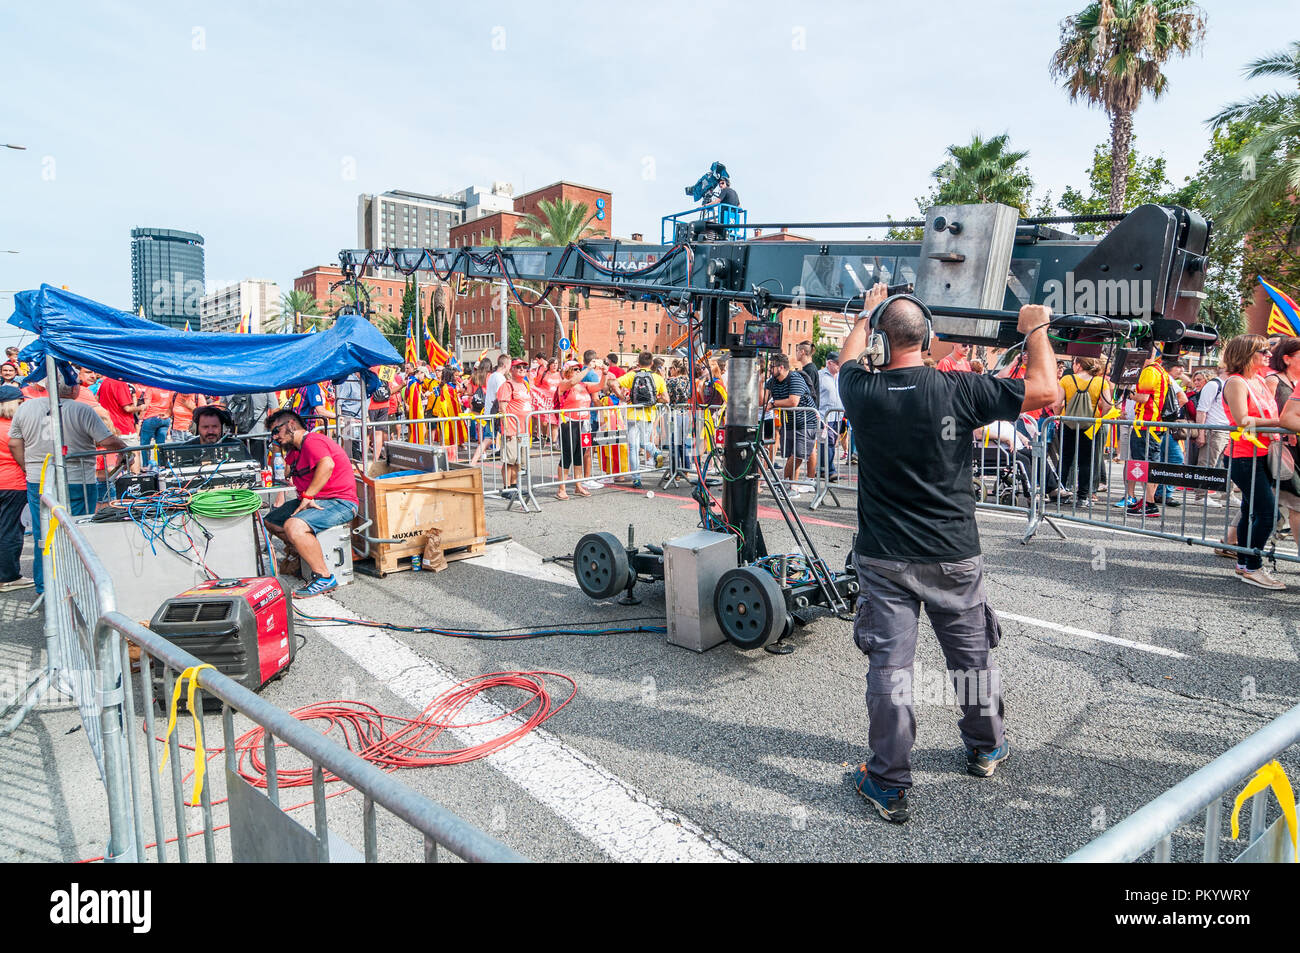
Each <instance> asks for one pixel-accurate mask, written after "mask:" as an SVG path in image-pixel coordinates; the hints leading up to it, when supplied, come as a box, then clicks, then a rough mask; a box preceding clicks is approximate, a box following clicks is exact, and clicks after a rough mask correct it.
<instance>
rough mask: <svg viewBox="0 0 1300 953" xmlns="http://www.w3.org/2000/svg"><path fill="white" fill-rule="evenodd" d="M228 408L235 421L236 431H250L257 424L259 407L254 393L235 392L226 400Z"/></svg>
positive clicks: (231, 417)
mask: <svg viewBox="0 0 1300 953" xmlns="http://www.w3.org/2000/svg"><path fill="white" fill-rule="evenodd" d="M226 410H227V412H229V414H230V419H231V420H233V421H234V423H235V433H249V432H250V431H251V430H252V429H253V427H254V426H255V425H256V424H257V408H256V407H255V406H254V403H253V395H252V394H235V395H233V396H232V397H230V398H229V399H228V400H227V401H226Z"/></svg>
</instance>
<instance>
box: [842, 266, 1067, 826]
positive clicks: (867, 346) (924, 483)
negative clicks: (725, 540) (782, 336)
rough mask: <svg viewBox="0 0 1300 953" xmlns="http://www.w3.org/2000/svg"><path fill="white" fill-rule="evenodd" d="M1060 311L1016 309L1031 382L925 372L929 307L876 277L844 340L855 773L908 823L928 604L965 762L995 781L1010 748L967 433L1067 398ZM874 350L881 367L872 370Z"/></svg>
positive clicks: (876, 799) (861, 788)
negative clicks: (1055, 323)
mask: <svg viewBox="0 0 1300 953" xmlns="http://www.w3.org/2000/svg"><path fill="white" fill-rule="evenodd" d="M1050 320H1051V310H1050V309H1049V308H1046V307H1044V306H1041V305H1026V306H1025V307H1023V308H1021V309H1020V319H1019V323H1018V328H1019V330H1020V332H1021V333H1022V334H1025V335H1026V339H1025V350H1026V353H1027V354H1028V372H1027V374H1026V376H1025V378H1024V380H1010V379H1006V378H993V377H986V376H984V375H982V374H966V373H962V372H957V371H954V372H942V371H938V370H935V369H932V368H928V367H926V366H925V365H924V363H923V361H922V353H923V352H924V351H926V350H927V349H928V348H929V346H930V339H931V336H932V330H931V323H930V311H929V309H928V308H926V306H925V305H924V304H923V303H921V302H920V301H919V300H918V299H916V298H914V297H912V296H911V295H893V296H890V295H889V294H888V291H887V290H886V286H885V285H883V284H877V285H876V286H875V287H874V288H872V290H871V292H870V293H869V294H868V295H867V297H866V305H865V307H864V309H863V312H862V314H861V315H859V317H858V321H857V323H856V324H855V325H854V328H853V331H852V333H850V334H849V336H848V339H847V340H846V341H845V342H844V346H843V347H842V348H841V349H840V354H841V358H842V363H841V366H840V373H839V391H840V397H841V399H842V400H843V402H844V412H845V416H846V417H847V418H848V420H849V421H850V423H851V425H852V428H853V439H854V442H855V449H856V451H857V454H858V460H859V478H858V533H857V536H856V538H855V541H854V553H853V560H854V567H855V568H856V570H857V575H858V582H859V585H860V587H861V588H860V594H859V596H858V605H857V617H856V621H855V623H854V627H853V628H854V631H853V637H854V641H855V642H856V643H857V646H858V648H859V649H861V650H862V652H863V653H864V654H866V656H867V657H868V659H869V669H868V673H867V717H868V722H869V725H868V734H867V741H868V744H869V745H870V746H871V752H872V756H871V760H870V761H869V762H867V763H866V764H862V765H859V766H858V767H857V769H856V771H855V772H854V775H853V783H854V786H855V787H856V788H857V790H858V792H859V793H860V794H862V796H863V797H865V798H866V799H867V800H868V801H870V802H871V803H872V805H874V807H875V809H876V811H877V812H878V813H879V814H880V816H881V817H883V818H885V819H886V820H888V821H893V822H895V823H902V822H904V821H906V820H907V819H908V816H909V815H908V800H907V795H908V791H909V790H910V788H911V786H912V773H911V750H912V745H913V743H914V742H915V740H916V719H915V717H914V715H913V710H912V666H913V661H914V658H915V654H916V637H917V625H918V622H919V619H920V610H921V606H922V605H924V606H925V610H926V614H927V615H928V616H929V618H930V623H931V625H932V626H933V627H934V632H935V635H936V636H937V637H938V639H939V644H940V646H941V647H942V649H943V654H944V658H945V659H946V660H947V669H948V671H949V673H950V674H952V676H953V678H954V682H955V685H956V689H957V701H958V703H959V704H960V705H961V708H962V713H963V714H962V718H961V719H960V721H959V722H958V728H959V730H960V732H961V738H962V741H963V743H964V744H965V747H966V770H967V772H968V773H970V774H973V775H975V776H977V777H988V776H989V775H991V774H993V772H994V771H995V770H996V769H997V766H998V765H999V764H1000V763H1001V762H1003V761H1005V760H1006V759H1007V757H1008V755H1009V754H1010V747H1009V745H1008V744H1007V742H1006V739H1005V738H1004V737H1003V732H1002V697H1001V686H1000V684H999V678H1000V673H999V671H998V668H997V665H996V662H995V661H994V659H993V657H992V649H993V648H994V647H995V646H996V645H997V643H998V638H999V636H1000V631H999V627H998V620H997V616H996V615H995V614H994V612H993V610H992V609H991V608H990V607H989V606H988V604H987V596H986V595H985V592H984V580H983V568H984V566H983V556H982V555H981V554H980V543H979V532H978V530H977V528H976V525H975V499H974V494H973V492H972V487H971V433H972V431H974V429H975V428H977V427H982V426H984V425H985V424H988V423H990V422H991V421H994V420H1014V419H1015V418H1016V417H1017V416H1018V415H1019V414H1020V413H1021V412H1022V411H1032V410H1037V409H1038V408H1040V407H1045V406H1047V405H1048V404H1050V403H1051V402H1052V401H1054V400H1055V399H1056V398H1057V394H1058V389H1057V383H1056V374H1055V371H1056V360H1055V358H1054V357H1053V356H1052V349H1051V345H1050V344H1049V342H1048V338H1047V325H1048V322H1049V321H1050ZM862 357H865V358H866V359H867V360H868V361H869V362H870V363H871V365H872V366H873V367H874V368H875V370H876V371H877V372H878V373H874V374H873V373H870V372H869V371H868V370H867V369H866V368H865V367H863V366H862V364H861V363H860V362H859V359H860V358H862Z"/></svg>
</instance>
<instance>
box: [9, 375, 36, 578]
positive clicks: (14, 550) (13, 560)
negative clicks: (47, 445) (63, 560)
mask: <svg viewBox="0 0 1300 953" xmlns="http://www.w3.org/2000/svg"><path fill="white" fill-rule="evenodd" d="M22 399H23V392H22V391H21V390H19V389H18V388H17V387H14V386H12V385H9V384H6V385H4V386H2V387H0V592H13V591H14V590H15V589H30V588H31V587H32V586H33V585H35V583H34V582H32V580H30V579H24V578H23V574H22V571H21V570H20V569H19V568H18V560H19V558H20V557H21V556H22V553H23V507H24V506H26V505H27V474H26V473H25V472H24V471H23V468H22V467H20V466H19V465H18V461H17V460H15V459H14V457H13V454H12V453H10V452H9V425H10V424H11V423H13V416H14V413H15V412H16V411H17V410H18V405H19V404H20V403H21V402H22Z"/></svg>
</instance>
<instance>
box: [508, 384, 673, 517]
mask: <svg viewBox="0 0 1300 953" xmlns="http://www.w3.org/2000/svg"><path fill="white" fill-rule="evenodd" d="M671 413H672V412H671V410H670V409H669V408H668V407H667V405H663V404H654V405H649V406H641V405H634V404H614V405H596V406H592V407H589V408H582V409H580V410H579V409H569V410H564V409H561V410H537V411H533V412H532V413H531V414H529V415H528V416H529V424H528V430H529V432H530V433H532V434H533V441H532V446H531V447H530V449H529V453H528V467H527V469H528V473H527V481H528V495H529V497H530V499H531V500H532V501H533V502H536V497H537V494H538V492H539V491H541V492H545V491H547V490H554V491H555V495H556V496H557V497H559V498H560V499H565V498H567V497H568V490H569V489H570V488H572V489H573V490H574V491H575V492H576V493H577V494H578V495H580V496H585V495H587V494H588V493H590V492H591V490H593V489H596V488H597V484H599V486H601V487H603V486H605V485H606V484H607V483H610V482H613V483H628V484H631V485H633V486H635V485H637V484H639V483H640V482H641V478H642V477H643V476H645V475H647V474H654V473H663V472H665V471H666V470H667V469H668V467H669V461H670V457H671V451H672V446H671V442H670V444H669V446H667V447H664V446H663V440H664V438H665V437H666V438H668V439H669V440H670V441H671V434H672V427H671V424H670V415H671Z"/></svg>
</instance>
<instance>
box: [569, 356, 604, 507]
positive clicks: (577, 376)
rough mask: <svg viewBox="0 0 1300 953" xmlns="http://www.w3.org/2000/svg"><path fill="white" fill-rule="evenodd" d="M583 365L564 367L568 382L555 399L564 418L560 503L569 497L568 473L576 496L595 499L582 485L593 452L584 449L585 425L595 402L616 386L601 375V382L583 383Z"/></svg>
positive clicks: (588, 448)
mask: <svg viewBox="0 0 1300 953" xmlns="http://www.w3.org/2000/svg"><path fill="white" fill-rule="evenodd" d="M581 371H582V365H581V364H580V363H578V362H577V361H569V362H568V363H566V364H565V365H564V379H563V380H561V381H560V382H559V384H557V385H556V387H555V399H556V401H557V403H558V406H559V408H560V409H561V410H562V411H564V413H562V414H561V415H560V469H559V476H558V477H557V479H558V480H559V483H560V488H559V490H558V491H557V492H556V494H555V498H556V499H557V500H567V499H568V498H569V494H567V493H565V492H564V484H565V482H566V481H565V479H564V471H565V470H569V469H572V471H573V482H574V487H573V489H574V492H576V493H577V494H578V495H579V496H591V491H590V490H588V489H587V488H586V487H585V486H583V485H582V483H581V482H579V480H580V477H581V474H580V473H579V472H578V471H579V469H580V468H583V467H586V468H590V466H591V448H590V447H584V446H583V445H582V424H583V421H585V420H586V419H587V418H588V417H589V416H590V413H589V410H590V408H591V398H592V395H593V394H599V393H600V392H601V391H603V390H609V389H610V388H611V387H612V386H613V381H614V378H612V377H610V376H609V375H608V374H603V373H602V374H601V376H600V379H599V380H598V381H593V382H587V381H584V380H582V374H581Z"/></svg>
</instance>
